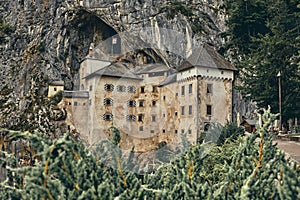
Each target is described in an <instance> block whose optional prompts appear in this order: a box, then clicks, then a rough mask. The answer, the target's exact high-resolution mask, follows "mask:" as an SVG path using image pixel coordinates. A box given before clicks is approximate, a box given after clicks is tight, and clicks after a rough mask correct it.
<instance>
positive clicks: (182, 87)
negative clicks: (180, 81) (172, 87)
mask: <svg viewBox="0 0 300 200" xmlns="http://www.w3.org/2000/svg"><path fill="white" fill-rule="evenodd" d="M184 90H185V86H184V85H183V86H181V95H182V96H184V93H185V91H184Z"/></svg>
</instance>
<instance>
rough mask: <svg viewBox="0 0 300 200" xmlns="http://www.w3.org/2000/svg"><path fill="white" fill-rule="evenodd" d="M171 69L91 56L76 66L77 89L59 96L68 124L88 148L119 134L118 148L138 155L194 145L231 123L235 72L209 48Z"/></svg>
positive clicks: (196, 51)
mask: <svg viewBox="0 0 300 200" xmlns="http://www.w3.org/2000/svg"><path fill="white" fill-rule="evenodd" d="M194 52H195V53H193V54H192V55H191V56H190V57H189V58H188V59H187V60H186V61H184V62H183V63H182V64H181V65H180V66H178V67H177V68H176V69H170V68H169V67H167V66H165V65H163V64H159V63H151V64H144V65H140V66H135V67H134V68H132V67H129V66H128V64H127V63H124V62H111V61H106V60H100V59H96V58H94V57H93V54H92V53H90V55H89V56H87V57H86V58H85V59H84V60H83V61H82V62H81V65H80V71H79V76H80V81H79V82H80V88H79V90H78V91H64V93H63V96H64V98H63V101H62V102H61V105H62V106H64V107H65V108H66V109H67V111H68V117H67V124H68V125H69V128H70V129H72V130H76V131H78V132H79V133H80V134H81V137H82V138H83V139H84V140H85V141H86V142H87V143H88V144H89V145H93V144H95V143H96V142H98V141H100V140H102V139H105V138H109V137H111V132H110V127H111V126H115V127H116V128H117V129H118V130H119V131H120V133H121V144H120V145H121V146H122V147H123V148H124V149H128V150H129V149H131V148H132V147H133V146H135V150H136V151H137V152H145V151H150V150H153V149H156V148H157V146H158V144H159V143H161V142H165V143H171V142H179V141H180V140H181V139H180V138H181V134H186V136H187V138H188V140H189V141H190V142H191V143H195V142H196V141H197V138H198V137H199V135H200V133H201V132H203V131H205V129H207V128H208V127H209V124H210V123H212V122H218V123H220V124H223V125H224V124H225V123H226V122H227V121H231V119H232V89H233V80H234V71H235V70H236V69H235V68H234V67H233V66H232V65H231V64H230V63H229V62H227V61H226V60H225V59H224V58H222V57H221V56H220V55H219V54H218V53H217V52H216V51H215V50H214V49H213V48H212V47H210V46H208V45H203V46H202V47H199V49H197V50H195V51H194Z"/></svg>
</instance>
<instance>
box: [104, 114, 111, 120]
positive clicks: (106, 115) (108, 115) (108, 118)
mask: <svg viewBox="0 0 300 200" xmlns="http://www.w3.org/2000/svg"><path fill="white" fill-rule="evenodd" d="M112 119H113V115H112V114H111V113H105V114H104V115H103V120H105V121H111V120H112Z"/></svg>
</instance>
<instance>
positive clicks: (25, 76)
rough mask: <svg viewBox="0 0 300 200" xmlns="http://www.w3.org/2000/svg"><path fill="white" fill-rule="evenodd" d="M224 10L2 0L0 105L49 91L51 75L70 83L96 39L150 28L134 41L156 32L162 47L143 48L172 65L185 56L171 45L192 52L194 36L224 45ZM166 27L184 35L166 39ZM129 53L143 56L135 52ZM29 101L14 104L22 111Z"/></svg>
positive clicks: (213, 4) (210, 4)
mask: <svg viewBox="0 0 300 200" xmlns="http://www.w3.org/2000/svg"><path fill="white" fill-rule="evenodd" d="M224 9H225V8H224V6H223V3H222V1H216V0H190V1H183V0H182V1H181V0H180V1H176V2H175V1H160V0H83V1H82V0H52V1H48V0H43V1H41V0H17V1H5V0H1V1H0V11H1V12H0V23H1V26H0V28H1V30H0V49H1V58H0V77H1V84H0V90H2V91H3V92H2V93H1V94H5V95H0V104H1V107H2V108H3V107H5V102H7V100H8V99H10V97H13V99H15V100H16V101H20V102H24V101H25V100H23V99H22V97H24V96H27V97H29V98H28V99H32V98H31V96H39V95H42V94H45V92H46V90H47V86H48V83H49V82H51V81H53V80H63V81H64V82H65V86H66V89H72V88H73V85H74V76H75V75H76V74H77V70H78V68H79V62H80V60H81V59H82V58H83V57H84V56H86V55H87V53H88V48H89V45H90V43H95V45H98V44H100V43H101V42H102V41H103V40H105V39H107V38H109V37H111V36H113V35H115V34H118V33H121V32H126V33H134V31H135V30H141V29H143V28H145V29H146V28H147V29H149V30H152V31H150V32H151V34H149V35H148V34H144V36H142V37H141V40H144V41H129V42H131V43H134V42H139V43H141V42H145V44H146V43H147V42H148V41H149V37H150V38H151V41H152V42H154V43H157V45H158V46H157V48H158V49H155V48H154V49H150V50H149V49H148V50H144V54H145V55H150V56H152V58H153V59H158V60H163V61H164V62H165V63H166V64H170V65H174V64H178V63H179V61H180V59H179V58H178V56H176V55H173V54H171V53H170V52H169V51H170V49H178V48H179V49H181V51H182V52H190V51H191V49H192V46H191V45H190V44H191V42H193V43H195V44H197V43H202V42H209V43H212V44H214V45H215V46H219V45H220V44H222V42H223V41H222V38H221V37H220V36H219V34H220V33H221V32H222V31H224V30H225V29H226V26H225V19H226V15H225V10H224ZM160 28H165V29H173V30H175V31H177V32H180V33H182V34H183V37H182V38H181V39H182V41H179V43H178V42H177V43H174V39H173V40H170V39H165V38H170V35H169V34H166V32H163V31H161V29H160ZM124 37H125V36H124ZM129 40H130V39H129ZM175 40H176V38H175ZM175 44H176V45H178V44H182V45H179V47H177V46H174V45H175ZM125 51H126V49H125ZM131 56H132V57H133V59H137V55H136V54H135V53H133V54H132V55H131ZM28 99H27V101H29V100H28ZM23 104H26V103H20V104H19V105H18V108H15V110H20V112H23V111H22V110H24V109H25V107H24V106H21V105H23ZM7 112H8V113H9V112H10V111H7ZM2 114H3V112H2ZM9 119H10V117H8V116H6V117H2V118H1V123H2V125H4V126H6V127H9V121H10V120H9Z"/></svg>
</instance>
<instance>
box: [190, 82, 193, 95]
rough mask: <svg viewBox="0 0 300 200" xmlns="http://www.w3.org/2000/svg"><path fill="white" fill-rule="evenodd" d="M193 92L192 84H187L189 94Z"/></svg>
mask: <svg viewBox="0 0 300 200" xmlns="http://www.w3.org/2000/svg"><path fill="white" fill-rule="evenodd" d="M192 93H193V84H189V94H192Z"/></svg>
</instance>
